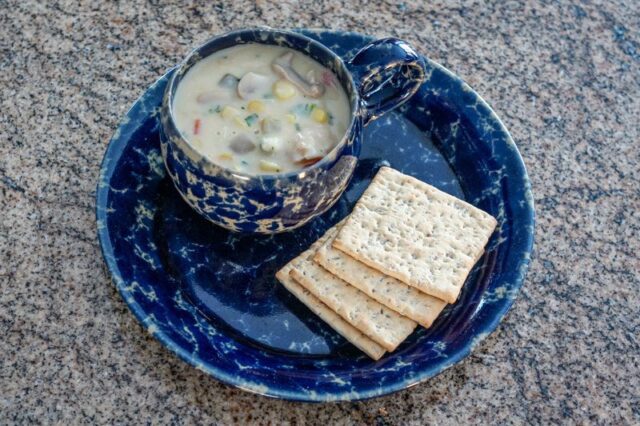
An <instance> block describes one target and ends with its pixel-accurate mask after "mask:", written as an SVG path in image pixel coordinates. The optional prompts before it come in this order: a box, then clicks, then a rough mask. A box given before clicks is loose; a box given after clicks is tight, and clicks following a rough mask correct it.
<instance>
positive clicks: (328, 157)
mask: <svg viewBox="0 0 640 426" xmlns="http://www.w3.org/2000/svg"><path fill="white" fill-rule="evenodd" d="M249 32H270V33H275V34H281V35H284V36H287V37H294V38H298V39H302V40H304V41H305V42H307V43H309V44H310V45H313V46H314V47H315V48H318V49H320V50H322V51H324V52H325V53H327V54H329V55H330V56H331V57H332V58H333V60H334V61H335V62H336V63H337V65H338V66H339V67H341V68H343V70H344V71H345V72H344V75H345V76H346V77H347V80H348V81H347V82H348V84H349V85H350V86H351V88H352V92H353V94H354V96H353V100H352V101H351V102H350V103H351V105H350V107H351V117H350V120H349V125H348V126H347V129H346V130H345V132H344V134H343V135H342V138H341V139H340V141H339V142H338V143H337V144H336V146H334V147H333V148H332V149H331V151H329V152H328V153H327V154H325V155H324V156H323V157H322V158H321V159H320V160H319V161H318V162H316V163H314V164H312V165H310V166H307V167H304V168H302V169H298V170H292V171H289V172H284V173H264V174H252V173H247V172H242V171H237V170H233V169H230V168H228V167H225V166H223V165H221V164H219V163H216V162H214V161H212V160H211V159H210V158H209V157H207V156H205V155H204V154H202V153H201V152H200V151H199V150H198V149H196V148H195V147H194V146H193V145H192V144H191V143H190V142H189V140H188V139H187V138H186V137H185V136H184V135H183V134H182V132H181V131H180V129H178V126H177V125H176V121H175V119H174V115H173V99H174V96H175V92H176V91H174V85H175V80H176V79H177V78H178V77H179V76H181V75H183V74H186V73H187V72H188V70H189V69H191V67H193V66H194V65H195V64H197V63H198V62H200V61H201V60H203V59H204V58H207V57H209V56H211V55H212V54H214V53H216V52H219V51H220V50H223V49H217V50H215V51H214V52H212V53H210V54H209V55H207V56H204V57H201V58H199V59H197V60H195V61H193V58H194V57H195V56H199V55H200V53H199V51H200V50H201V49H202V48H203V47H205V46H207V45H209V44H210V43H213V42H215V41H216V40H218V39H220V38H223V37H233V36H234V35H240V34H245V33H249ZM250 43H255V44H264V45H269V46H277V45H276V44H273V43H268V42H266V41H260V40H254V41H249V42H247V43H236V44H235V45H234V46H231V47H235V46H240V45H242V44H250ZM231 47H226V48H225V49H229V48H231ZM287 48H288V49H291V50H295V51H296V52H299V53H301V54H303V55H305V56H307V57H309V58H311V59H312V60H314V61H316V62H318V63H320V62H319V61H318V60H316V59H315V58H312V57H311V56H310V55H308V54H306V53H305V52H301V51H300V50H298V49H295V48H292V47H287ZM191 61H193V62H191ZM320 65H322V66H325V65H324V64H321V63H320ZM332 72H333V70H332ZM334 74H336V73H335V72H334ZM336 77H337V78H338V81H339V82H340V84H341V85H344V82H343V81H342V80H341V79H340V77H339V76H338V75H336ZM179 85H180V82H178V83H177V85H175V86H176V89H177V87H178V86H179ZM343 89H344V90H346V88H345V87H343ZM163 103H166V105H165V107H166V111H167V115H168V117H167V118H168V120H169V122H170V124H171V126H173V128H174V129H175V130H176V132H177V133H178V135H179V136H180V140H181V142H184V143H185V144H186V145H187V146H188V147H189V148H190V150H191V151H192V152H193V153H195V154H196V155H197V156H198V158H199V160H198V163H199V164H200V162H203V163H204V165H205V166H206V167H202V166H200V168H209V167H214V168H219V169H221V170H223V171H224V172H226V173H229V174H230V175H232V176H234V177H237V178H240V179H242V180H251V179H259V180H278V179H288V178H292V177H299V178H304V177H305V175H306V174H307V173H309V172H310V171H312V170H315V169H319V168H322V167H323V166H325V165H326V164H328V163H330V162H332V161H334V160H335V159H337V154H338V153H339V152H340V150H342V148H344V145H346V143H347V141H348V140H349V135H350V134H351V132H352V130H353V127H354V125H355V123H356V119H357V117H359V116H360V108H361V106H360V93H359V91H358V86H357V85H356V83H355V81H354V80H353V74H352V73H351V71H349V68H348V67H347V65H346V64H345V62H344V61H343V60H342V58H341V57H340V56H339V55H338V54H336V53H335V52H334V51H333V50H331V49H329V48H328V47H326V46H325V45H323V44H322V43H319V42H317V41H315V40H313V39H312V38H310V37H307V36H306V35H303V34H300V33H296V32H293V31H290V30H284V29H278V28H271V27H267V26H260V27H248V28H243V29H237V30H232V31H227V32H225V33H222V34H218V35H215V36H213V37H211V38H209V39H207V40H206V41H205V42H203V43H201V44H199V45H198V46H196V47H195V48H193V49H191V51H189V53H188V54H187V55H186V56H185V57H184V59H183V60H182V61H181V62H180V63H179V64H178V66H177V67H176V68H175V69H174V70H173V74H172V75H171V78H170V79H169V81H168V84H167V89H166V92H165V96H164V99H163ZM162 125H164V124H162ZM169 139H171V138H169Z"/></svg>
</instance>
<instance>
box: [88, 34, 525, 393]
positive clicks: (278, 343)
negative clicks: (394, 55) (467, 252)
mask: <svg viewBox="0 0 640 426" xmlns="http://www.w3.org/2000/svg"><path fill="white" fill-rule="evenodd" d="M303 32H304V33H305V34H307V35H309V36H310V37H313V38H315V39H317V40H319V41H320V42H322V43H323V44H325V45H326V46H328V47H329V48H331V49H332V50H334V51H335V52H337V53H338V54H340V55H341V56H343V57H344V58H345V59H346V60H348V59H350V58H352V57H353V55H354V53H355V52H356V51H357V50H358V49H359V48H360V47H362V46H363V45H364V44H366V43H367V42H369V41H370V38H368V37H366V36H363V35H359V34H353V33H344V32H333V31H303ZM426 71H427V80H426V82H425V84H424V85H423V86H422V87H421V89H420V90H419V92H418V94H417V95H416V96H415V97H413V98H412V99H411V100H410V101H409V102H408V103H407V105H406V106H405V107H403V108H401V109H399V110H397V112H392V113H389V114H387V115H385V116H384V117H383V118H381V119H380V120H376V121H374V122H373V123H371V125H369V126H367V127H366V128H365V130H364V132H363V147H362V153H361V155H360V161H359V162H358V166H357V167H356V169H355V172H354V175H353V179H352V181H351V183H350V184H349V186H348V188H347V190H346V191H345V193H344V194H343V196H342V197H341V198H340V199H339V201H338V202H337V203H336V204H335V206H333V207H332V208H331V209H330V210H329V211H327V212H326V213H324V214H323V215H321V216H319V217H317V218H315V219H313V220H312V221H310V222H309V223H308V224H306V225H305V226H303V227H302V228H300V229H298V230H295V231H292V232H288V233H283V234H276V235H271V236H260V235H254V236H250V235H242V234H237V233H232V232H229V231H226V230H224V229H222V228H220V227H216V226H213V225H211V224H210V223H209V222H207V221H206V220H205V219H203V218H201V217H200V216H199V215H198V214H196V213H195V212H193V210H192V209H191V208H190V207H189V206H188V205H186V204H185V203H184V202H183V201H182V200H181V198H180V197H179V196H178V194H177V191H176V190H175V189H174V187H173V184H172V182H171V180H170V179H169V177H168V176H167V174H166V171H165V168H164V167H163V161H162V156H161V153H160V143H159V129H160V120H159V115H158V111H159V109H160V105H161V102H162V94H163V92H164V90H165V87H166V84H167V81H168V78H169V75H166V76H164V77H162V78H161V79H160V80H158V82H156V83H155V84H154V85H153V86H152V87H151V88H150V89H149V90H148V91H147V92H145V94H144V95H143V96H142V97H141V98H140V99H139V100H138V101H137V102H136V103H135V105H134V106H133V108H132V109H131V110H130V111H129V113H128V114H127V115H126V117H125V118H124V120H123V122H122V124H121V126H120V127H119V128H118V130H117V131H116V134H115V135H114V137H113V139H112V141H111V143H110V145H109V148H108V150H107V153H106V154H105V158H104V162H103V164H102V171H101V178H100V184H99V187H98V191H97V219H98V232H99V237H100V242H101V245H102V250H103V254H104V257H105V260H106V263H107V265H108V267H109V269H110V271H111V273H112V275H113V280H114V282H115V284H116V286H117V287H118V290H119V291H120V293H121V294H122V296H123V298H124V299H125V301H126V303H127V304H128V305H129V307H130V309H131V310H132V312H133V313H134V314H135V315H136V317H137V318H138V319H139V321H140V322H141V323H142V324H143V326H144V327H145V328H146V329H147V330H148V331H149V332H150V333H151V334H152V335H154V336H155V337H156V338H157V339H158V340H160V341H161V342H162V343H163V344H164V345H165V346H166V347H167V348H169V349H170V350H171V351H173V352H175V353H176V354H177V355H178V356H180V357H181V358H182V359H184V360H185V361H187V362H189V363H191V364H192V365H194V366H195V367H196V368H198V369H200V370H202V371H204V372H206V373H208V374H211V375H212V376H214V377H216V378H217V379H219V380H221V381H223V382H225V383H228V384H231V385H233V386H237V387H240V388H242V389H245V390H248V391H251V392H256V393H259V394H263V395H268V396H272V397H279V398H287V399H293V400H302V401H332V400H357V399H363V398H370V397H375V396H379V395H384V394H387V393H390V392H393V391H397V390H400V389H404V388H406V387H409V386H411V385H414V384H416V383H419V382H421V381H424V380H426V379H428V378H430V377H433V376H434V375H436V374H438V373H439V372H441V371H442V370H444V369H446V368H448V367H450V366H452V365H453V364H455V363H457V362H458V361H460V359H462V358H463V357H465V356H466V355H468V354H469V352H470V351H471V350H473V348H474V347H475V346H476V345H478V343H479V342H481V341H482V340H483V339H484V338H485V337H486V336H487V335H488V334H489V333H490V332H491V331H492V330H493V329H494V328H495V327H496V326H497V324H498V322H499V321H500V319H501V318H502V317H503V315H504V314H505V312H506V311H507V310H508V309H509V307H510V306H511V304H512V303H513V301H514V299H515V297H516V295H517V294H518V290H519V289H520V287H521V285H522V283H523V281H524V276H525V272H526V269H527V266H528V263H529V256H530V253H531V248H532V244H533V227H534V220H533V201H532V195H531V190H530V187H529V180H528V178H527V174H526V171H525V168H524V165H523V162H522V159H521V158H520V155H519V154H518V150H517V148H516V146H515V145H514V143H513V141H512V140H511V137H510V136H509V134H508V133H507V131H506V130H505V128H504V126H503V125H502V123H501V122H500V120H499V119H498V117H497V116H496V115H495V114H494V112H493V111H492V110H491V109H490V108H489V107H488V106H487V104H486V103H485V102H484V101H483V100H482V99H481V98H480V97H479V96H478V95H477V94H476V93H475V92H473V90H471V88H469V87H468V86H467V85H466V84H465V83H464V82H462V81H461V80H460V79H459V78H458V77H456V76H454V75H453V74H451V73H450V72H449V71H447V70H446V69H444V68H442V67H441V66H440V65H438V64H435V63H433V62H431V61H428V60H427V61H426ZM382 164H390V165H391V166H392V167H394V168H397V169H399V170H402V171H404V172H405V173H408V174H410V175H413V176H416V177H418V178H419V179H421V180H423V181H425V182H429V183H431V184H433V185H435V186H437V187H438V188H440V189H442V190H444V191H447V192H449V193H451V194H453V195H455V196H458V197H460V198H465V199H466V200H468V201H470V202H472V203H473V204H475V205H477V206H479V207H480V208H482V209H484V210H486V211H488V212H490V213H491V214H493V215H494V216H495V217H496V218H497V219H498V221H499V227H498V230H497V231H496V232H495V234H494V236H493V237H492V239H491V241H490V243H489V247H488V250H487V252H486V253H485V255H484V256H483V257H482V259H481V260H480V261H479V262H478V264H477V265H476V267H475V268H474V270H473V272H472V274H471V275H470V277H469V278H468V280H467V283H466V284H465V286H464V289H463V291H462V294H461V296H460V299H459V300H458V302H457V303H456V304H454V305H452V306H449V307H447V308H446V309H445V311H444V312H443V314H442V315H441V317H440V318H439V319H438V320H437V321H436V323H435V324H434V325H433V327H432V328H431V329H429V330H425V329H422V328H420V329H418V330H417V331H416V332H414V333H413V334H412V335H411V336H410V337H409V338H408V339H407V341H405V342H404V343H403V344H402V345H401V346H400V347H399V348H398V350H397V351H396V352H394V353H393V354H388V355H386V356H385V357H383V358H382V359H381V360H379V361H377V362H374V361H371V360H370V359H368V358H367V357H366V356H364V355H362V354H361V353H359V352H358V351H357V350H356V349H354V348H353V347H352V346H351V345H349V344H348V343H346V342H345V341H344V339H343V338H342V337H340V336H338V335H337V334H335V333H334V332H333V331H332V330H331V329H330V328H328V327H327V326H326V325H324V324H323V323H321V322H320V321H318V320H316V319H315V317H314V315H313V314H312V313H310V311H308V310H307V309H306V308H305V307H304V306H302V304H301V303H299V302H297V301H296V299H295V298H294V297H292V296H291V295H289V294H288V293H287V292H286V291H285V290H283V288H282V286H280V285H279V284H278V283H277V282H276V281H275V279H274V278H273V273H274V272H275V271H276V270H277V269H278V268H279V267H280V266H282V265H283V264H284V263H286V262H287V261H288V260H289V259H291V258H293V257H294V256H296V255H297V254H298V253H299V252H300V251H302V250H303V249H305V248H306V247H308V246H309V244H311V242H313V241H314V240H315V239H316V238H317V237H318V236H320V235H321V234H322V233H323V232H324V230H326V229H327V228H328V227H330V226H331V225H333V224H334V223H336V222H337V221H339V220H340V219H341V218H342V217H344V216H345V215H347V214H348V213H349V211H350V210H351V208H352V207H353V204H354V203H355V201H356V200H357V199H358V197H359V196H360V194H361V193H362V191H364V189H365V188H366V186H367V185H368V183H369V181H370V179H371V177H372V176H373V175H374V174H375V172H376V170H377V169H378V168H379V167H380V165H382Z"/></svg>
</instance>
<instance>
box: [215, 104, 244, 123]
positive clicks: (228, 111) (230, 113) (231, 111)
mask: <svg viewBox="0 0 640 426" xmlns="http://www.w3.org/2000/svg"><path fill="white" fill-rule="evenodd" d="M220 115H221V116H222V118H224V119H225V120H228V119H230V118H233V117H237V116H238V115H240V111H238V110H237V109H235V108H234V107H232V106H228V105H227V106H225V107H224V108H222V111H220Z"/></svg>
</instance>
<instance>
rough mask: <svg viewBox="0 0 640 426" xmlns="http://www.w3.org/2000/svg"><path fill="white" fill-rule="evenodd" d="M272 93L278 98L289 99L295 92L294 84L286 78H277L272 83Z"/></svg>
mask: <svg viewBox="0 0 640 426" xmlns="http://www.w3.org/2000/svg"><path fill="white" fill-rule="evenodd" d="M273 94H274V95H275V96H276V98H278V99H280V100H285V99H289V98H291V97H293V96H295V94H296V86H294V85H293V84H291V83H289V82H288V81H287V80H278V81H276V82H275V83H274V84H273Z"/></svg>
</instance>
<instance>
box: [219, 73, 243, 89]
mask: <svg viewBox="0 0 640 426" xmlns="http://www.w3.org/2000/svg"><path fill="white" fill-rule="evenodd" d="M239 80H240V79H239V78H238V77H236V76H235V75H231V74H225V75H224V76H223V77H222V78H221V79H220V81H219V82H218V86H220V87H225V88H227V89H235V88H236V86H237V85H238V81H239Z"/></svg>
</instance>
